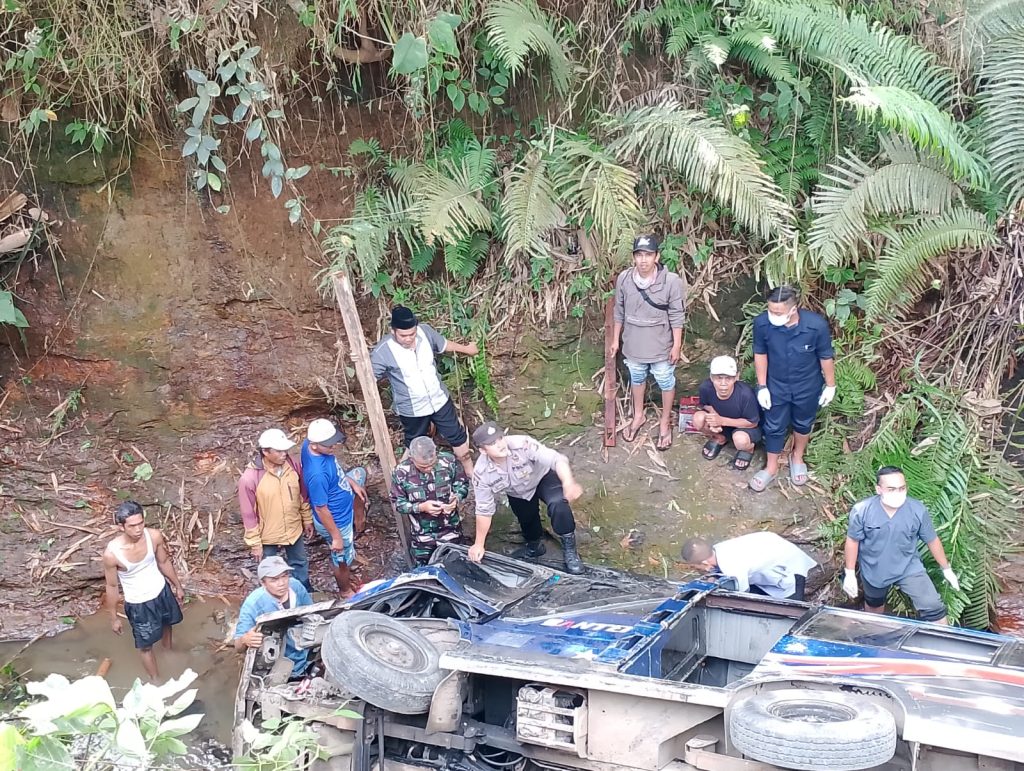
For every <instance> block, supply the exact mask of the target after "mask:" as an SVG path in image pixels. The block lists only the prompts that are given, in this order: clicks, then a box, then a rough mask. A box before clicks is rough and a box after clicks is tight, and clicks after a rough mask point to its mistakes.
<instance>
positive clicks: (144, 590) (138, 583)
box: [114, 529, 167, 603]
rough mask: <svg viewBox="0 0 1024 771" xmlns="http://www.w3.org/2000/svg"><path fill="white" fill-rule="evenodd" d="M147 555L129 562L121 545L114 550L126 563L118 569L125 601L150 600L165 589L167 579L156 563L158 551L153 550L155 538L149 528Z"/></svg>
mask: <svg viewBox="0 0 1024 771" xmlns="http://www.w3.org/2000/svg"><path fill="white" fill-rule="evenodd" d="M144 532H145V536H146V556H145V557H143V558H142V559H141V560H139V561H138V562H128V561H127V560H125V559H124V558H123V557H122V556H121V549H120V547H118V548H116V549H115V550H114V556H115V557H117V561H118V562H120V563H121V564H122V565H124V570H119V571H117V575H118V577H119V578H120V579H121V591H123V592H124V601H125V602H131V603H140V602H149V601H150V600H152V599H154V598H155V597H156V596H157V595H158V594H160V592H162V591H163V590H164V586H165V585H166V583H167V579H166V578H164V574H163V573H161V572H160V567H159V566H158V565H157V564H156V552H155V551H154V550H153V539H152V538H150V536H149V530H148V529H147V530H145V531H144Z"/></svg>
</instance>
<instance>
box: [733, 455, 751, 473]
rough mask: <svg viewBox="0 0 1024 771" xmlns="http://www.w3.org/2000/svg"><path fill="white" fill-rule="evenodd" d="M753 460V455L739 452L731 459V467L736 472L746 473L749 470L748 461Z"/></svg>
mask: <svg viewBox="0 0 1024 771" xmlns="http://www.w3.org/2000/svg"><path fill="white" fill-rule="evenodd" d="M753 459H754V453H752V452H747V451H746V450H740V451H739V452H737V453H736V457H735V458H733V459H732V467H733V468H734V469H736V470H737V471H746V470H747V469H748V468H750V461H752V460H753Z"/></svg>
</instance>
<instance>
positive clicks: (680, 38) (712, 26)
mask: <svg viewBox="0 0 1024 771" xmlns="http://www.w3.org/2000/svg"><path fill="white" fill-rule="evenodd" d="M669 23H670V24H671V31H670V32H669V33H668V39H667V40H666V41H665V53H666V54H668V55H669V56H682V55H683V54H685V53H686V52H687V51H688V50H689V49H690V46H692V45H693V44H694V43H696V42H697V41H698V40H700V39H701V38H703V37H704V36H705V35H708V34H711V33H713V32H714V31H715V30H716V29H717V27H718V24H717V22H716V20H715V17H714V14H712V12H711V7H710V6H708V5H706V4H704V3H699V4H697V5H693V6H684V7H683V8H681V9H678V11H677V12H676V13H675V14H673V17H672V18H671V19H670V20H669Z"/></svg>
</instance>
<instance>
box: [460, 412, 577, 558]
mask: <svg viewBox="0 0 1024 771" xmlns="http://www.w3.org/2000/svg"><path fill="white" fill-rule="evenodd" d="M473 444H475V445H476V446H477V447H478V448H479V449H480V457H479V458H477V461H476V467H475V469H474V471H473V492H474V493H475V495H476V539H475V542H474V543H473V546H472V547H470V549H469V558H470V559H471V560H473V561H474V562H479V561H480V560H482V559H483V557H484V542H485V541H486V540H487V533H488V531H490V529H491V517H492V516H494V512H495V510H496V509H497V496H498V495H500V494H501V493H505V494H506V495H507V496H508V505H509V508H511V509H512V513H513V514H515V515H516V519H518V520H519V526H520V527H521V528H522V530H523V538H525V539H526V548H525V549H524V550H523V551H522V552H521V553H520V554H519V555H516V556H525V557H540V556H542V555H543V554H544V553H545V552H546V551H547V549H546V548H545V547H544V542H543V541H542V540H541V538H542V536H543V535H544V529H543V527H542V526H541V523H540V502H541V501H544V503H545V505H546V506H547V508H548V517H550V519H551V529H552V530H554V531H555V533H556V534H557V535H558V536H560V537H561V539H562V553H563V554H564V556H565V569H566V571H567V572H569V573H573V574H579V573H582V572H583V561H582V560H581V559H580V555H579V552H577V551H576V520H575V518H574V517H573V515H572V507H571V506H570V505H569V503H570V502H571V501H574V500H576V499H577V498H579V497H580V496H581V495H583V488H582V487H580V484H579V482H577V481H576V479H575V478H574V477H573V474H572V469H571V468H569V459H568V458H566V457H565V456H564V455H562V454H561V453H560V452H556V451H555V450H552V449H551V448H550V447H545V446H544V445H543V444H541V443H540V442H538V441H537V440H536V439H533V438H531V437H529V436H505V432H504V431H503V430H502V429H501V427H500V426H498V424H497V423H494V422H491V421H488V422H487V423H484V424H483V425H482V426H480V427H479V428H477V429H476V431H474V432H473Z"/></svg>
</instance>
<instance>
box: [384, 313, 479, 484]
mask: <svg viewBox="0 0 1024 771" xmlns="http://www.w3.org/2000/svg"><path fill="white" fill-rule="evenodd" d="M479 352H480V349H479V348H477V345H476V343H469V344H468V345H460V344H458V343H454V342H452V341H451V340H446V339H445V338H444V337H442V336H441V335H440V334H438V333H437V332H436V331H435V330H434V328H433V327H431V326H430V325H429V324H421V323H420V322H419V320H418V319H417V318H416V314H414V313H413V312H412V311H411V310H409V309H408V308H406V307H404V306H402V305H398V306H396V307H395V308H393V309H392V311H391V334H389V335H386V336H385V337H384V339H383V340H381V341H380V342H379V343H377V345H375V346H374V348H373V350H372V351H371V352H370V361H371V362H372V364H373V374H374V376H375V377H376V378H377V379H378V380H379V379H380V378H382V377H384V376H385V375H387V377H388V380H390V381H391V399H392V403H393V405H394V408H395V412H397V413H398V418H399V420H401V421H402V428H403V429H404V430H405V443H406V445H408V444H409V442H411V441H412V440H413V439H415V438H416V437H417V436H427V434H428V432H429V430H430V424H431V423H433V424H434V426H435V427H436V428H437V431H438V433H439V434H441V436H443V437H444V438H445V440H447V441H448V443H449V444H451V446H452V449H453V450H454V452H455V457H456V458H458V459H459V462H460V463H462V467H463V468H464V469H465V471H466V476H469V475H471V474H472V473H473V458H472V456H471V455H470V452H469V437H468V436H467V435H466V428H465V426H463V425H462V423H461V422H460V421H459V416H458V415H457V414H456V413H455V405H453V404H452V399H451V396H449V394H448V389H447V388H445V386H444V383H442V382H441V379H440V378H439V377H438V376H437V367H436V366H435V365H434V354H436V353H463V354H465V355H467V356H476V355H477V353H479Z"/></svg>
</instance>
